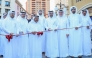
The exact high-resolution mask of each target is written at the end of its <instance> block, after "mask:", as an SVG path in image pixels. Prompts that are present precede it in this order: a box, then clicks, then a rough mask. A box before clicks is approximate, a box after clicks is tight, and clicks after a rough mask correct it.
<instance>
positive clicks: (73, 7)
mask: <svg viewBox="0 0 92 58" xmlns="http://www.w3.org/2000/svg"><path fill="white" fill-rule="evenodd" d="M74 8H75V9H76V12H75V14H77V7H76V6H72V7H70V14H73V13H72V9H74Z"/></svg>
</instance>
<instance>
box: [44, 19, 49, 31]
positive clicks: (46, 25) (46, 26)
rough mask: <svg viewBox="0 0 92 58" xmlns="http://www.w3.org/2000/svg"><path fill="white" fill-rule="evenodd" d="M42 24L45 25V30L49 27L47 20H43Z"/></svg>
mask: <svg viewBox="0 0 92 58" xmlns="http://www.w3.org/2000/svg"><path fill="white" fill-rule="evenodd" d="M44 26H45V28H46V30H48V29H49V28H48V24H47V20H45V24H44Z"/></svg>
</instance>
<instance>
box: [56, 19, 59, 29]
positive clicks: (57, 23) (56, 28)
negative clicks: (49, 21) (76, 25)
mask: <svg viewBox="0 0 92 58" xmlns="http://www.w3.org/2000/svg"><path fill="white" fill-rule="evenodd" d="M55 25H56V27H55V29H58V26H59V24H58V19H57V18H56V22H55Z"/></svg>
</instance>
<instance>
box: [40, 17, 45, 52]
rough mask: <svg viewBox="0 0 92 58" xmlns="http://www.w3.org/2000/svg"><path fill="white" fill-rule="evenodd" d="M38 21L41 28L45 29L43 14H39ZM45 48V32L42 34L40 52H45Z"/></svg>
mask: <svg viewBox="0 0 92 58" xmlns="http://www.w3.org/2000/svg"><path fill="white" fill-rule="evenodd" d="M39 22H40V23H41V25H42V27H43V30H45V27H44V23H45V17H44V16H39ZM45 48H46V37H45V32H44V34H43V36H42V52H45V50H46V49H45Z"/></svg>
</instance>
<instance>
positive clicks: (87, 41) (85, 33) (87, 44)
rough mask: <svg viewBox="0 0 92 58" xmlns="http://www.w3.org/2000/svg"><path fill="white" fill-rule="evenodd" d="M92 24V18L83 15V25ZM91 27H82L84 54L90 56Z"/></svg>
mask: <svg viewBox="0 0 92 58" xmlns="http://www.w3.org/2000/svg"><path fill="white" fill-rule="evenodd" d="M89 25H92V22H91V19H90V18H89V17H85V16H83V17H82V26H89ZM90 31H91V26H90V29H87V27H82V38H83V39H82V40H83V55H85V56H88V55H91V37H90Z"/></svg>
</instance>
